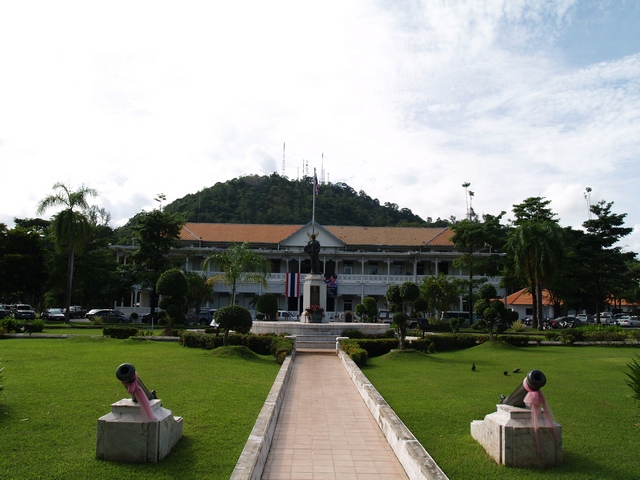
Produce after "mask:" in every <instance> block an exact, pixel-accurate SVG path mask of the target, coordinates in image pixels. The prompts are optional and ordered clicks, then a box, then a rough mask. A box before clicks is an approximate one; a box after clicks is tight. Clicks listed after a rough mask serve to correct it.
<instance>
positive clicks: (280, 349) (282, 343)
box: [271, 337, 293, 365]
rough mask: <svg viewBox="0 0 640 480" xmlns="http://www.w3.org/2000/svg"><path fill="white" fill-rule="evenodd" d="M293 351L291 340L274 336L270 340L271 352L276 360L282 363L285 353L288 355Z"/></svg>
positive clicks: (285, 356)
mask: <svg viewBox="0 0 640 480" xmlns="http://www.w3.org/2000/svg"><path fill="white" fill-rule="evenodd" d="M292 351H293V340H292V339H291V338H285V337H274V338H273V339H272V341H271V353H272V354H273V356H274V357H275V359H276V362H278V364H279V365H282V363H283V362H284V359H285V358H287V355H290V354H291V352H292Z"/></svg>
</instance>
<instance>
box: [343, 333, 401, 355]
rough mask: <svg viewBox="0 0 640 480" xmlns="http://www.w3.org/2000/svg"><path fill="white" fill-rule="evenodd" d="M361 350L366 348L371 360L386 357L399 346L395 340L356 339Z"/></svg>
mask: <svg viewBox="0 0 640 480" xmlns="http://www.w3.org/2000/svg"><path fill="white" fill-rule="evenodd" d="M353 341H354V342H356V343H357V344H358V345H359V346H360V348H364V349H365V350H366V351H367V356H368V357H369V358H373V357H380V356H382V355H386V354H387V353H389V352H390V351H391V350H393V349H394V348H397V346H398V340H396V339H395V337H394V338H363V339H354V340H353Z"/></svg>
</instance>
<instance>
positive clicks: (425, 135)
mask: <svg viewBox="0 0 640 480" xmlns="http://www.w3.org/2000/svg"><path fill="white" fill-rule="evenodd" d="M35 5H37V8H34V4H31V3H29V4H26V3H21V2H11V3H5V4H2V6H0V45H5V46H6V45H11V48H0V64H1V65H2V66H3V67H2V68H3V71H4V74H3V76H2V79H3V89H2V90H0V106H1V108H0V158H2V163H3V174H4V175H3V176H4V177H5V178H21V179H22V178H25V176H28V178H29V181H28V188H24V185H25V184H24V183H23V182H5V188H3V189H2V190H0V202H1V203H0V204H1V205H2V208H1V209H0V221H3V222H6V223H10V222H11V219H12V218H13V217H14V216H18V217H31V216H34V215H35V205H36V204H37V202H38V201H39V200H40V199H41V198H43V197H44V196H45V195H47V194H48V193H50V192H51V187H52V185H53V184H54V183H55V182H56V181H63V182H67V183H70V184H72V185H80V184H83V183H84V184H88V185H89V186H91V187H93V188H96V189H98V190H99V192H100V199H99V200H98V201H99V202H100V204H101V205H103V206H105V207H108V208H107V209H108V210H110V211H111V214H112V217H113V219H114V223H117V224H121V223H123V222H124V221H126V219H127V218H129V217H130V216H131V215H133V214H135V213H136V212H138V211H139V210H140V209H141V208H152V207H153V206H155V202H154V201H153V198H154V196H156V195H157V194H158V193H165V194H166V195H167V199H168V201H172V200H174V199H176V198H179V197H182V196H184V195H186V194H189V193H195V192H196V191H198V190H200V189H202V188H204V187H208V186H211V185H213V184H215V183H216V182H218V181H225V180H228V179H230V178H234V177H237V176H239V175H246V174H270V173H271V172H273V171H277V172H281V170H282V165H281V162H282V144H283V142H286V175H287V176H288V177H290V178H296V177H297V176H299V175H302V174H303V173H304V170H305V165H306V162H308V164H309V169H310V170H311V171H313V168H314V167H316V168H317V169H318V170H320V167H321V158H322V154H323V153H324V168H325V170H326V172H327V175H328V177H329V179H330V180H331V181H333V182H346V183H348V184H349V185H351V186H352V187H353V188H354V189H355V190H356V191H359V190H364V191H366V192H367V193H368V194H369V195H370V196H372V197H374V198H378V199H379V200H380V201H381V202H382V203H384V202H392V203H397V204H398V205H399V206H400V207H401V208H404V207H406V208H410V209H412V210H413V211H414V213H416V214H418V215H421V216H422V217H423V218H426V217H428V216H429V217H432V218H434V219H435V218H437V217H442V218H448V217H449V216H451V215H455V216H457V217H458V218H460V217H462V216H463V215H464V212H465V203H464V192H463V189H462V187H461V184H462V183H463V182H464V181H470V182H471V183H472V187H471V188H472V189H473V190H474V191H475V192H476V196H475V200H474V206H475V207H476V210H477V211H479V212H486V213H493V214H497V213H499V212H500V211H501V210H507V211H509V210H510V209H511V207H512V205H513V204H514V203H519V202H521V201H522V200H524V199H525V198H527V197H529V196H539V195H540V196H546V197H547V198H549V199H551V200H552V205H551V206H552V208H554V209H555V211H557V212H558V214H559V216H560V217H561V218H562V221H563V223H565V222H566V224H570V225H573V226H574V227H579V226H580V224H581V223H582V221H584V216H585V213H586V203H585V200H584V198H583V191H584V188H585V187H586V186H591V187H592V188H593V190H594V198H595V197H598V198H604V199H607V200H608V201H615V209H616V211H618V212H628V213H629V217H628V223H629V224H633V225H637V224H638V223H640V213H638V212H637V211H636V202H635V198H636V196H634V194H633V191H634V190H633V188H634V187H635V185H637V183H638V177H639V171H638V170H639V168H638V166H637V165H638V162H637V152H638V151H639V148H638V147H640V122H639V116H640V114H639V113H638V109H637V108H636V105H638V103H639V100H640V80H639V79H640V75H639V74H640V66H639V65H640V53H639V52H640V41H639V39H638V36H637V35H636V36H635V37H630V38H628V39H626V41H627V44H628V45H634V44H635V46H636V48H635V53H633V54H631V55H628V56H627V57H624V58H617V57H616V56H615V55H614V54H612V56H610V57H609V58H607V59H606V61H598V62H597V63H592V64H586V65H585V64H584V62H582V64H581V66H579V67H576V66H574V65H572V64H571V62H570V60H571V58H572V56H576V55H578V54H579V55H580V58H581V59H582V58H585V55H584V54H583V53H584V52H582V51H580V52H576V51H575V50H574V51H571V50H568V49H567V48H568V47H565V46H561V42H560V40H562V39H563V38H567V36H568V35H570V34H571V32H572V31H573V29H576V28H583V27H582V26H583V25H584V24H583V23H581V22H575V18H576V15H578V14H581V12H584V11H585V8H584V7H585V4H584V3H583V2H581V1H578V0H575V1H569V0H567V1H560V2H538V1H533V0H531V1H529V0H495V1H491V0H486V1H471V0H469V1H462V0H461V1H454V2H449V1H446V2H445V1H429V2H414V3H410V4H405V3H398V2H379V3H378V4H371V3H369V2H364V1H361V0H356V1H353V2H338V1H329V2H325V3H323V4H322V6H311V5H310V4H308V3H304V2H297V1H276V2H258V1H243V2H226V3H220V2H197V1H196V2H189V3H187V4H180V5H177V4H173V5H172V4H158V3H157V2H135V3H134V4H131V3H130V2H119V1H115V2H110V3H109V4H104V5H98V4H93V3H87V2H72V1H61V2H56V3H55V4H52V3H50V2H36V3H35ZM606 8H607V9H608V10H607V13H608V14H609V15H610V16H611V20H610V22H609V23H608V25H610V24H611V22H615V21H616V17H615V15H616V13H620V12H622V13H624V14H626V15H627V16H628V14H629V9H627V10H624V9H618V7H617V5H615V4H609V5H608V6H607V7H606ZM586 10H589V11H590V10H593V11H597V9H586ZM622 13H621V14H622ZM624 20H625V21H628V19H624ZM639 20H640V19H639ZM617 21H620V22H621V21H622V19H618V20H617ZM594 25H596V26H597V22H596V23H595V24H589V28H595V27H594ZM607 28H609V27H607ZM585 38H587V39H588V36H585ZM579 46H580V48H583V49H585V50H586V49H589V48H592V46H590V45H588V44H584V42H583V44H580V45H579ZM574 47H575V45H574ZM572 48H573V47H572ZM627 51H633V48H632V47H631V46H630V47H628V49H627ZM631 242H632V243H631V244H630V245H632V248H635V249H637V250H638V251H640V241H638V240H637V235H635V236H634V237H633V239H632V240H631Z"/></svg>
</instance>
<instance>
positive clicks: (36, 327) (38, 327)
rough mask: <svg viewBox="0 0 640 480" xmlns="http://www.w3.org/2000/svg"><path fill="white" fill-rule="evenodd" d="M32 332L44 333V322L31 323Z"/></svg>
mask: <svg viewBox="0 0 640 480" xmlns="http://www.w3.org/2000/svg"><path fill="white" fill-rule="evenodd" d="M29 330H30V331H31V332H42V331H43V330H44V320H34V321H33V322H31V328H30V329H29Z"/></svg>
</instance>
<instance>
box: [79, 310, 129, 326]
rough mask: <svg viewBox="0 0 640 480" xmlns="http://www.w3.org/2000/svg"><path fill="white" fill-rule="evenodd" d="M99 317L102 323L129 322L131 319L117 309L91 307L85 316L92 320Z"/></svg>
mask: <svg viewBox="0 0 640 480" xmlns="http://www.w3.org/2000/svg"><path fill="white" fill-rule="evenodd" d="M95 317H100V318H101V319H102V321H103V322H104V323H131V322H133V319H132V318H131V317H129V316H127V315H125V314H124V313H122V312H121V311H119V310H110V309H106V308H105V309H97V308H96V309H93V310H90V311H89V312H88V313H87V318H88V319H89V320H92V319H93V318H95Z"/></svg>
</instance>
